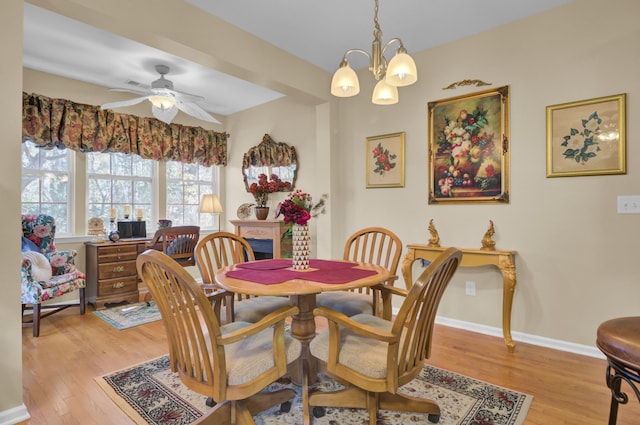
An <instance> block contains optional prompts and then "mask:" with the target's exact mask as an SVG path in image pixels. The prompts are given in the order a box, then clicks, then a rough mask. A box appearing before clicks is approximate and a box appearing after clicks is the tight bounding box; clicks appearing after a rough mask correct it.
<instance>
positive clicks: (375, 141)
mask: <svg viewBox="0 0 640 425" xmlns="http://www.w3.org/2000/svg"><path fill="white" fill-rule="evenodd" d="M404 137H405V134H404V131H402V132H399V133H390V134H383V135H381V136H372V137H367V143H366V149H365V154H366V161H365V164H366V173H367V189H369V188H378V187H404Z"/></svg>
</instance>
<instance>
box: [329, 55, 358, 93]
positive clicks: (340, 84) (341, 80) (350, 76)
mask: <svg viewBox="0 0 640 425" xmlns="http://www.w3.org/2000/svg"><path fill="white" fill-rule="evenodd" d="M358 93H360V81H358V75H357V74H356V72H355V71H354V70H353V69H351V67H350V66H349V63H348V62H347V61H346V60H343V61H342V63H341V64H340V68H338V70H337V71H336V73H335V74H333V79H332V80H331V94H332V95H334V96H337V97H351V96H355V95H357V94H358Z"/></svg>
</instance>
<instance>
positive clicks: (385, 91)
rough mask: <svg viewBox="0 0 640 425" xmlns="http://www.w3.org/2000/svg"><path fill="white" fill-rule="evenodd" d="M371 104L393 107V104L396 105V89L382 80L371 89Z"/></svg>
mask: <svg viewBox="0 0 640 425" xmlns="http://www.w3.org/2000/svg"><path fill="white" fill-rule="evenodd" d="M371 102H373V103H375V104H376V105H393V104H394V103H398V88H397V87H394V86H392V85H389V84H387V83H386V82H385V80H384V78H383V79H381V80H380V81H378V84H376V87H375V88H374V89H373V95H372V96H371Z"/></svg>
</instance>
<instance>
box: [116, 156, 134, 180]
mask: <svg viewBox="0 0 640 425" xmlns="http://www.w3.org/2000/svg"><path fill="white" fill-rule="evenodd" d="M111 171H112V173H113V175H114V176H130V175H131V158H129V157H128V156H127V155H125V154H118V155H111Z"/></svg>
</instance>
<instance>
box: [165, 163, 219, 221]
mask: <svg viewBox="0 0 640 425" xmlns="http://www.w3.org/2000/svg"><path fill="white" fill-rule="evenodd" d="M166 166H167V217H166V218H167V219H169V220H171V221H172V222H173V224H174V225H178V226H180V225H199V226H200V227H203V228H213V227H214V224H213V223H214V221H215V218H214V217H213V214H207V213H203V214H200V212H199V207H200V200H201V199H202V195H205V194H211V193H217V192H218V191H217V186H218V167H216V166H213V167H204V166H202V165H200V164H184V163H182V162H177V161H169V162H167V163H166ZM216 223H217V221H216Z"/></svg>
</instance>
